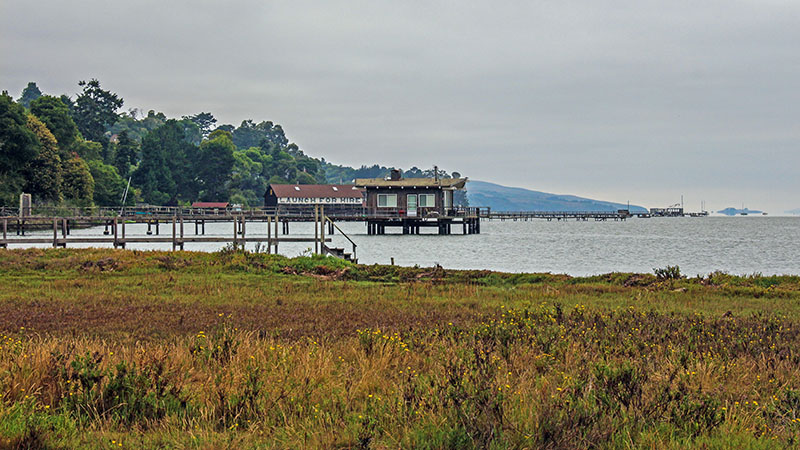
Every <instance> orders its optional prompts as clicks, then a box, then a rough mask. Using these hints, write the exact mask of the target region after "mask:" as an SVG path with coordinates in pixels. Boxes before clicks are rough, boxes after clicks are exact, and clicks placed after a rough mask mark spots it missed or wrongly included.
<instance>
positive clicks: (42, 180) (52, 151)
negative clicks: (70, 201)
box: [23, 114, 61, 203]
mask: <svg viewBox="0 0 800 450" xmlns="http://www.w3.org/2000/svg"><path fill="white" fill-rule="evenodd" d="M28 128H29V129H30V130H31V131H32V132H33V133H34V134H35V135H36V140H37V141H38V143H39V153H38V154H37V155H36V157H35V158H33V159H32V160H31V161H30V162H29V163H28V164H27V165H26V166H25V169H24V171H23V173H24V175H25V192H29V193H30V194H32V195H33V196H34V198H36V199H41V200H44V201H50V202H54V203H58V202H60V201H61V157H60V156H59V151H58V145H57V143H56V138H55V137H54V136H53V133H51V132H50V130H48V129H47V126H46V125H45V124H44V123H43V122H42V121H41V120H39V119H38V118H37V117H36V116H34V115H32V114H31V115H28Z"/></svg>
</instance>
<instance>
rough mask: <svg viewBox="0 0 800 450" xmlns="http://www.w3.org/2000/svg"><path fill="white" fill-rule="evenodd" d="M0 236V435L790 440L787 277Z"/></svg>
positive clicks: (92, 442)
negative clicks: (542, 268) (19, 245)
mask: <svg viewBox="0 0 800 450" xmlns="http://www.w3.org/2000/svg"><path fill="white" fill-rule="evenodd" d="M656 273H657V275H656V274H625V273H612V274H607V275H600V276H593V277H583V278H578V277H569V276H566V275H552V274H507V273H497V272H489V271H453V270H444V269H441V268H438V267H436V268H410V267H396V266H378V265H373V266H363V265H361V266H359V265H351V264H349V263H345V262H343V261H340V260H336V259H332V258H321V257H299V258H293V259H288V258H285V257H282V256H275V255H264V254H259V253H247V252H242V251H232V250H225V251H221V252H217V253H192V252H176V253H170V252H138V251H124V250H97V249H85V250H76V249H53V250H41V249H30V250H13V251H10V250H0V338H2V340H1V341H0V448H373V449H393V448H429V449H461V448H497V449H500V448H518V449H524V448H776V449H777V448H787V447H788V448H791V447H797V446H798V445H800V277H797V276H759V275H752V276H744V277H742V276H732V275H728V274H725V273H712V274H711V275H707V276H704V277H698V278H689V279H687V278H683V277H681V276H680V273H679V272H678V270H677V269H676V268H663V269H660V270H657V271H656Z"/></svg>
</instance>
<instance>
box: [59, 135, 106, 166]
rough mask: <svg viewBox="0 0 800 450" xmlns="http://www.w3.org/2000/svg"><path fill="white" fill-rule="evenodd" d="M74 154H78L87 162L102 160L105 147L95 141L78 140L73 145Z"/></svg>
mask: <svg viewBox="0 0 800 450" xmlns="http://www.w3.org/2000/svg"><path fill="white" fill-rule="evenodd" d="M72 153H77V154H78V156H80V157H81V158H82V159H84V160H85V161H91V160H102V159H103V157H102V155H103V146H102V145H100V144H99V143H97V142H94V141H84V140H83V139H78V140H77V141H75V144H73V145H72ZM67 159H68V158H67Z"/></svg>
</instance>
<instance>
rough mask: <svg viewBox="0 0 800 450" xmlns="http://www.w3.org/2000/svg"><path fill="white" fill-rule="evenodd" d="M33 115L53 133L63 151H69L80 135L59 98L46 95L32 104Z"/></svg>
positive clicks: (65, 106)
mask: <svg viewBox="0 0 800 450" xmlns="http://www.w3.org/2000/svg"><path fill="white" fill-rule="evenodd" d="M30 108H31V113H33V115H35V116H36V117H38V118H39V119H40V120H41V121H42V122H44V124H45V125H47V129H48V130H50V132H51V133H53V136H55V138H56V141H58V146H59V148H61V150H62V151H68V150H70V149H71V148H72V146H73V145H74V144H75V140H76V139H78V137H79V136H80V134H79V133H78V126H77V125H75V121H74V120H72V116H71V115H70V112H69V108H68V107H67V105H65V104H64V102H63V101H62V100H61V99H60V98H57V97H53V96H50V95H45V96H42V97H39V98H37V99H36V100H34V101H32V102H31V106H30Z"/></svg>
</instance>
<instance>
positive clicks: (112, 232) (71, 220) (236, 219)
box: [0, 206, 356, 259]
mask: <svg viewBox="0 0 800 450" xmlns="http://www.w3.org/2000/svg"><path fill="white" fill-rule="evenodd" d="M313 212H314V214H313V216H311V217H310V218H303V219H304V220H303V221H312V222H314V224H315V225H314V237H313V238H310V237H290V236H286V234H288V222H289V219H288V218H286V217H280V216H278V215H267V214H259V215H253V214H250V215H248V214H244V213H242V212H238V213H226V214H213V215H206V214H195V215H188V216H184V215H177V214H175V215H171V216H168V215H165V214H126V215H124V216H113V217H109V216H93V215H81V216H60V217H46V216H25V217H19V216H4V217H0V227H2V239H0V247H2V248H8V246H9V245H30V244H51V245H52V246H53V247H66V246H67V245H70V244H110V245H112V246H113V247H114V248H125V247H126V245H127V244H134V243H137V244H138V243H162V244H172V249H173V250H176V249H181V250H183V249H184V245H185V244H187V243H210V242H218V243H230V244H233V245H234V246H239V245H244V244H246V243H252V242H257V243H264V244H266V250H267V252H269V253H271V252H272V251H274V252H275V253H277V252H278V245H279V244H280V243H286V242H308V243H314V253H316V254H342V255H345V253H344V252H343V251H342V249H333V248H330V247H328V246H327V245H326V244H327V243H329V242H331V239H330V237H329V236H330V235H331V234H333V230H334V229H338V227H337V226H336V225H335V224H334V223H333V221H332V220H331V218H329V217H328V216H326V215H325V212H324V208H323V207H321V206H319V207H315V208H314V209H313ZM307 219H310V220H307ZM207 221H211V222H230V223H232V228H231V232H230V234H229V235H227V236H206V235H205V224H206V222H207ZM133 223H138V224H147V233H146V235H144V236H142V235H133V236H132V235H130V234H127V233H126V231H127V230H126V225H130V224H133ZM188 223H194V235H191V234H188V233H187V232H186V231H187V230H186V228H187V224H188ZM162 225H163V226H166V227H167V230H163V231H167V234H166V236H164V235H162V234H161V232H162V230H161V226H162ZM99 226H102V227H103V228H104V229H103V235H102V236H74V235H73V234H72V230H73V229H76V228H88V227H99ZM254 227H263V230H264V231H265V233H263V234H256V233H253V234H248V229H250V230H253V229H255V228H254ZM279 228H282V231H283V234H284V235H281V233H280V232H279ZM326 228H327V229H328V230H329V231H328V233H327V235H326ZM49 229H52V236H47V237H45V236H42V235H41V231H42V230H49ZM34 230H35V231H39V233H37V235H34V236H30V235H28V236H26V231H28V232H30V231H34ZM12 231H13V232H14V234H15V235H14V236H12V235H11V232H12ZM154 232H155V234H153V233H154ZM339 232H340V233H342V234H343V235H344V233H343V232H342V231H341V229H339ZM344 236H345V237H346V238H347V239H348V240H349V241H350V243H351V244H352V246H353V249H352V253H348V254H347V255H351V258H352V259H355V251H356V244H355V243H354V242H353V241H352V240H351V239H350V238H349V237H348V236H346V235H344Z"/></svg>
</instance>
